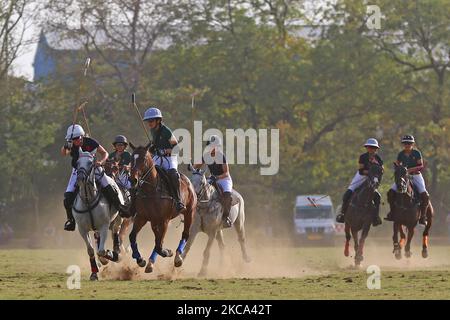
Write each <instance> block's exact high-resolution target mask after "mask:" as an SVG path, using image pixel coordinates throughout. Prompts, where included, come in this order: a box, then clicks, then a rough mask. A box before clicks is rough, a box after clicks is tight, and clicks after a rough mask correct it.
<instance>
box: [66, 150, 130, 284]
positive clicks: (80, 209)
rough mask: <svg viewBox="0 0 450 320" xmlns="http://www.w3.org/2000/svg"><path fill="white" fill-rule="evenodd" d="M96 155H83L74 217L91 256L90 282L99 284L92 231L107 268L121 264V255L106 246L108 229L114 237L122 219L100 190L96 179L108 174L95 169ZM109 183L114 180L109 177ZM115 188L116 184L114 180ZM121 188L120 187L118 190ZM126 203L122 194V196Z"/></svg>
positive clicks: (78, 177)
mask: <svg viewBox="0 0 450 320" xmlns="http://www.w3.org/2000/svg"><path fill="white" fill-rule="evenodd" d="M94 159H95V158H94V155H93V154H92V153H90V152H84V151H80V155H79V158H78V161H77V185H78V194H77V197H76V199H75V202H74V204H73V207H72V214H73V217H74V219H75V222H76V224H77V226H78V231H79V232H80V235H81V237H82V238H83V240H84V241H85V243H86V247H87V252H88V255H89V259H90V263H91V272H92V273H91V276H90V280H98V276H97V273H98V271H99V270H98V267H97V262H96V260H95V252H94V248H93V246H92V241H91V237H90V235H89V231H94V232H95V235H94V236H95V238H96V240H97V249H98V250H97V254H98V257H99V260H100V262H101V263H102V264H103V265H106V264H107V263H108V260H111V261H114V262H117V261H118V260H119V255H118V253H117V252H116V251H113V252H111V251H109V250H105V242H106V238H107V236H108V229H109V227H110V224H111V230H112V232H113V234H117V233H118V232H119V228H120V224H121V219H120V216H119V215H118V210H117V208H114V207H113V206H111V205H110V204H109V202H108V200H107V199H106V198H105V197H104V196H103V195H102V193H101V192H100V190H98V188H97V184H96V175H97V177H98V176H101V175H102V174H104V172H103V170H102V168H95V166H94ZM107 178H108V179H111V178H109V177H107ZM111 183H112V184H113V185H114V184H115V182H114V180H112V179H111ZM114 187H117V186H114ZM119 197H121V201H122V203H123V199H122V194H121V193H119Z"/></svg>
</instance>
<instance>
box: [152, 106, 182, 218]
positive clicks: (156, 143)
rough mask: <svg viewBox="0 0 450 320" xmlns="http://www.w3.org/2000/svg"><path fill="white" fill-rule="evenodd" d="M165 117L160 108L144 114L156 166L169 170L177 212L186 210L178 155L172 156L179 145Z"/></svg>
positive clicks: (153, 108)
mask: <svg viewBox="0 0 450 320" xmlns="http://www.w3.org/2000/svg"><path fill="white" fill-rule="evenodd" d="M162 119H163V116H162V113H161V111H160V110H159V109H158V108H155V107H150V108H148V109H147V110H146V111H145V113H144V119H143V120H144V121H145V122H147V123H148V126H149V128H150V132H151V135H152V138H153V145H152V147H151V150H150V152H151V153H152V154H153V161H154V163H155V165H156V166H159V167H162V168H163V169H165V170H167V173H168V176H169V179H170V184H171V185H172V188H173V189H174V190H173V191H174V192H173V195H174V198H175V202H176V205H175V206H176V210H177V212H181V211H183V210H185V209H186V206H185V205H184V203H183V202H182V201H181V199H180V174H179V173H178V159H177V155H175V154H174V155H172V149H173V148H174V147H175V146H176V145H177V144H178V140H177V138H175V136H174V135H173V133H172V130H170V129H169V128H168V127H167V126H166V125H165V124H164V123H163V122H162Z"/></svg>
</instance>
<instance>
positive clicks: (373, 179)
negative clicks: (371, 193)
mask: <svg viewBox="0 0 450 320" xmlns="http://www.w3.org/2000/svg"><path fill="white" fill-rule="evenodd" d="M368 177H369V179H368V181H369V185H370V187H371V188H372V189H374V190H375V189H377V188H378V187H379V186H380V184H381V179H382V177H383V167H382V166H380V165H379V164H376V163H372V164H371V165H370V166H369V173H368Z"/></svg>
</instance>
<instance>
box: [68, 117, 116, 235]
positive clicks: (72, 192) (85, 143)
mask: <svg viewBox="0 0 450 320" xmlns="http://www.w3.org/2000/svg"><path fill="white" fill-rule="evenodd" d="M80 149H81V150H82V151H87V152H91V153H94V152H97V153H98V154H99V155H100V159H99V160H97V161H96V163H95V166H96V171H95V177H96V180H98V182H99V183H100V184H101V186H102V188H103V190H102V191H103V192H104V194H105V196H106V197H107V199H108V201H109V202H110V203H111V204H112V205H113V206H115V207H116V208H117V209H119V211H120V210H122V209H123V208H122V205H121V203H120V200H119V197H118V195H117V193H116V191H115V190H114V188H113V187H112V186H111V185H110V184H109V181H108V180H107V178H106V176H105V175H104V174H103V169H102V168H101V166H102V165H103V164H104V163H105V161H106V159H108V152H107V151H106V150H105V148H103V147H102V146H101V145H100V144H99V143H98V142H97V141H96V140H95V139H93V138H90V137H86V136H85V132H84V130H83V128H82V127H81V126H80V125H78V124H74V125H71V126H69V128H68V129H67V134H66V142H65V143H64V146H63V147H62V148H61V155H62V156H67V155H70V156H71V157H72V174H71V176H70V179H69V183H68V185H67V188H66V192H65V193H64V208H65V209H66V214H67V221H66V223H65V225H64V230H66V231H74V230H75V220H74V218H73V216H72V206H73V202H74V201H75V198H76V192H77V188H76V183H77V170H76V168H77V161H78V157H79V151H80Z"/></svg>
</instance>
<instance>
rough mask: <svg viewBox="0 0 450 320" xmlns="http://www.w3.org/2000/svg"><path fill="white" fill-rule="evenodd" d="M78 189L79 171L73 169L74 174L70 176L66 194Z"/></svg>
mask: <svg viewBox="0 0 450 320" xmlns="http://www.w3.org/2000/svg"><path fill="white" fill-rule="evenodd" d="M76 187H77V170H76V169H74V168H72V173H71V174H70V178H69V183H68V184H67V188H66V192H75V190H76Z"/></svg>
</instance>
